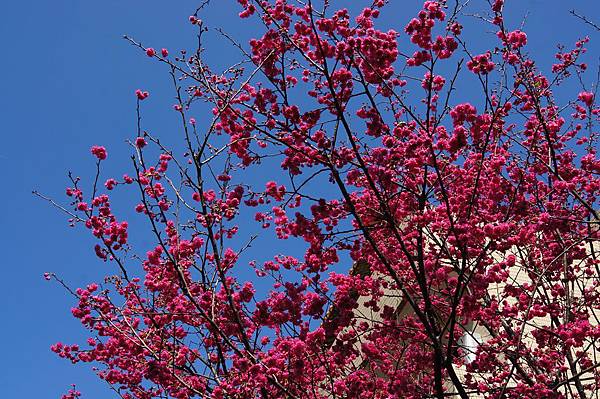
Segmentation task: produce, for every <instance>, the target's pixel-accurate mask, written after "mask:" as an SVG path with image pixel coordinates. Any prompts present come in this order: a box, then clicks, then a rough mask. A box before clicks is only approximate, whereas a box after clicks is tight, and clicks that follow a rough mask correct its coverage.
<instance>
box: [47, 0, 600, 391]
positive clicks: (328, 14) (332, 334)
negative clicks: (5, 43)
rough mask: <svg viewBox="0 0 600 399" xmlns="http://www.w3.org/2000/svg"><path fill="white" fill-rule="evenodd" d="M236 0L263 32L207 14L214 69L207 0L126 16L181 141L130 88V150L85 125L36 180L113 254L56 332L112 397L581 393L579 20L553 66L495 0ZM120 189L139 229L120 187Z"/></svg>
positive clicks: (588, 364)
mask: <svg viewBox="0 0 600 399" xmlns="http://www.w3.org/2000/svg"><path fill="white" fill-rule="evenodd" d="M231 3H232V4H231V5H232V6H236V3H235V2H231ZM237 3H239V4H237V6H238V7H240V8H239V17H240V18H241V20H240V21H238V22H237V23H250V21H249V20H251V21H253V22H255V23H259V24H261V26H262V33H261V34H260V35H259V37H257V38H253V39H251V40H249V41H248V40H242V41H237V39H235V38H233V37H231V36H230V35H228V34H227V33H225V32H223V35H224V40H228V41H230V42H231V44H232V46H233V47H234V48H236V49H237V50H238V51H239V53H240V62H239V63H237V64H235V65H233V66H231V67H230V68H227V69H226V70H225V71H217V70H216V68H213V67H211V65H210V62H209V61H210V59H211V58H210V57H209V56H206V55H205V53H204V51H203V50H204V41H205V38H206V32H207V31H209V29H212V28H210V27H209V26H208V24H207V23H205V22H203V20H202V19H201V17H202V12H203V7H204V6H205V5H206V4H208V2H205V4H203V5H202V6H201V7H200V8H198V10H197V11H196V12H195V13H194V14H193V15H192V16H190V17H189V23H190V24H191V25H192V26H193V28H194V29H195V32H196V34H197V39H198V40H197V43H198V46H197V48H196V49H195V50H188V51H187V52H186V51H181V52H177V53H176V52H175V51H174V50H171V51H168V50H167V49H162V50H155V49H154V48H150V47H146V46H144V45H143V44H141V43H140V42H138V41H136V39H133V38H129V37H126V39H127V40H128V41H129V42H130V43H131V44H132V45H133V46H134V47H136V48H138V49H139V50H140V51H141V52H142V54H145V55H144V56H147V57H150V58H151V59H152V60H154V61H156V63H157V64H158V65H159V66H160V67H161V68H162V70H164V71H165V76H166V77H168V78H170V80H171V81H172V84H173V93H174V96H175V104H174V111H170V112H176V113H177V114H178V115H179V116H180V125H179V126H177V127H176V128H174V131H175V132H176V137H177V139H178V140H179V144H175V145H171V144H169V145H167V144H166V143H167V142H169V143H171V142H173V140H172V139H173V137H170V138H169V140H166V139H165V138H164V137H160V136H159V135H154V134H152V133H150V131H151V130H152V129H151V127H147V126H144V124H143V119H142V116H143V110H144V107H143V106H144V105H145V104H146V103H147V102H148V101H152V98H153V95H152V93H148V92H147V91H144V90H138V91H137V92H136V93H135V96H136V99H137V121H138V125H137V126H138V131H137V137H133V138H131V141H130V144H131V148H132V150H131V151H132V158H131V161H132V162H131V167H130V169H129V170H128V171H126V172H127V173H128V174H126V175H124V176H123V177H111V176H105V173H103V172H102V171H103V168H102V166H103V165H104V164H105V163H107V162H110V161H111V157H110V151H107V150H106V149H105V148H104V147H102V146H94V147H93V148H92V149H91V153H92V156H93V157H95V161H96V164H97V174H96V175H95V176H92V177H91V179H79V178H76V177H74V176H71V182H70V184H69V188H67V191H66V193H67V195H68V196H69V198H70V203H69V204H68V205H64V206H63V205H58V204H57V203H56V202H54V203H55V204H56V205H57V206H59V207H60V208H61V209H62V210H63V211H64V212H67V213H68V214H69V215H70V216H69V218H70V219H69V221H70V222H71V224H72V225H74V226H75V225H81V226H83V227H84V228H82V229H80V230H77V231H81V232H88V231H89V233H91V234H92V235H93V236H94V237H95V238H96V239H97V244H96V245H95V249H94V251H95V254H96V255H97V256H98V257H99V258H100V259H102V260H103V261H105V262H106V263H107V264H108V267H110V270H109V271H108V272H107V274H108V275H107V277H106V279H105V280H104V281H102V282H96V283H90V284H89V285H88V286H87V287H83V288H79V289H77V290H72V291H70V292H71V293H72V294H73V295H74V296H75V298H76V302H77V303H76V305H75V307H74V308H73V309H72V313H73V315H74V316H75V317H76V318H78V319H80V321H81V323H82V324H83V326H84V327H85V328H86V329H87V330H89V339H88V340H87V342H86V343H79V345H78V344H63V343H57V344H55V345H54V346H53V347H52V350H53V351H54V352H56V353H57V354H58V355H59V356H61V357H63V358H66V359H68V360H70V361H72V362H73V363H90V364H92V365H93V366H94V367H95V370H96V372H97V374H98V376H99V377H100V378H101V379H102V380H104V381H106V382H107V383H108V384H109V386H110V387H111V388H112V389H113V390H114V392H115V395H116V396H117V397H121V398H123V399H133V398H136V399H150V398H177V399H188V398H214V399H221V398H240V399H241V398H296V399H300V398H369V399H370V398H381V399H384V398H386V399H387V398H428V397H431V398H440V399H441V398H448V397H456V398H476V397H484V398H556V399H558V398H590V399H591V398H598V394H599V391H600V358H599V350H600V341H599V340H600V327H599V323H598V317H599V316H600V312H599V306H600V296H599V295H600V291H599V289H598V288H599V287H598V286H599V279H598V276H599V267H600V262H599V258H598V251H599V250H600V247H599V246H598V244H597V243H598V240H599V238H600V233H599V229H598V227H599V213H600V210H599V207H598V202H599V201H598V198H599V196H600V159H599V157H598V154H597V150H598V148H599V147H598V140H599V136H598V122H599V117H600V107H599V106H598V105H597V101H596V88H597V81H596V82H595V83H594V82H592V83H589V82H588V81H590V80H593V79H595V72H592V71H588V66H587V65H586V64H585V63H584V62H583V61H582V58H583V57H584V53H585V52H586V43H587V42H588V40H589V39H588V38H586V37H582V38H581V40H579V41H577V42H576V43H571V44H569V43H565V44H564V47H560V48H559V50H558V52H557V53H556V60H555V61H554V62H555V63H554V64H553V65H552V64H551V65H547V64H548V63H547V62H545V61H546V60H536V59H535V58H534V57H533V56H534V55H533V54H530V53H529V51H528V48H527V35H526V33H525V32H524V31H523V30H522V29H523V28H521V29H519V28H517V27H514V26H509V24H508V23H505V20H504V18H503V11H504V4H503V3H504V2H503V0H495V1H492V2H490V3H489V4H488V3H487V2H479V5H478V6H481V5H482V4H483V5H484V6H485V9H481V10H478V11H477V14H476V15H477V19H476V20H477V23H476V25H477V26H476V27H471V28H470V29H467V28H466V27H463V24H464V22H463V20H464V19H465V18H466V15H467V14H468V13H471V14H472V13H473V12H472V11H471V9H470V8H469V7H472V5H471V4H469V2H468V1H459V0H456V1H451V0H448V1H444V0H437V1H433V0H430V1H424V3H423V4H422V8H421V10H420V11H419V12H418V14H417V15H414V16H409V15H406V16H405V15H400V16H398V17H395V18H396V20H397V22H398V24H399V27H398V31H395V30H386V31H383V30H380V29H379V28H378V25H379V24H378V21H379V20H380V19H381V17H382V15H383V14H384V13H386V12H391V11H390V10H389V8H390V7H391V6H390V5H389V4H388V3H399V2H395V1H384V0H373V1H361V2H359V3H364V4H363V5H362V6H361V10H360V11H359V12H357V13H355V12H351V11H349V10H347V9H345V8H341V7H343V4H342V3H343V2H340V1H317V0H315V1H311V0H305V1H294V0H260V1H258V0H257V1H254V0H238V2H237ZM508 6H509V5H507V7H508ZM394 12H397V10H396V11H394ZM472 20H473V18H471V19H470V21H471V22H472ZM586 22H587V23H588V25H589V24H592V28H591V29H593V21H590V20H589V19H585V20H582V26H583V24H584V23H586ZM465 26H466V25H465ZM483 31H493V32H496V35H495V37H493V40H489V41H487V42H486V45H487V48H486V49H484V50H483V51H475V50H474V49H472V48H471V45H470V43H471V41H472V39H470V37H473V36H475V35H480V34H481V32H483ZM408 42H410V48H412V50H411V51H410V52H409V53H404V52H403V51H401V50H400V48H401V47H402V46H400V44H401V43H403V46H404V47H406V43H408ZM589 69H590V70H591V69H592V68H589ZM466 82H471V84H473V85H475V86H476V87H477V89H476V90H462V87H463V85H464V84H466ZM556 93H560V95H558V94H556ZM194 118H197V119H194ZM119 190H120V191H123V192H126V193H127V195H126V196H119V197H118V198H119V201H120V202H122V203H121V204H120V206H126V207H129V209H135V211H136V212H137V213H138V215H137V216H135V217H137V218H140V219H143V220H145V226H146V227H147V229H146V230H145V231H130V229H129V228H128V227H129V225H128V222H127V221H125V220H124V218H123V217H122V216H120V215H119V214H118V212H116V211H115V212H113V209H114V208H113V202H114V201H117V200H116V199H114V197H113V196H112V194H113V192H115V191H119ZM123 198H125V199H123ZM113 200H114V201H113ZM67 202H68V201H67ZM250 225H253V226H254V225H256V226H257V230H260V231H261V234H260V235H252V234H249V233H248V232H247V231H246V229H247V230H248V231H254V229H251V228H249V227H248V228H247V226H250ZM130 235H131V236H132V237H133V236H143V237H145V238H146V242H151V243H152V244H151V245H150V246H147V247H141V246H137V245H133V244H132V242H130V240H129V236H130ZM290 244H291V245H290ZM286 248H292V249H290V250H287V249H286ZM261 257H262V258H261ZM46 277H47V278H48V279H54V280H56V281H58V282H59V283H61V284H63V285H64V287H65V288H67V289H68V290H71V289H70V288H69V287H68V285H67V284H66V283H65V282H64V281H63V280H62V278H60V277H58V276H57V275H55V274H52V273H48V274H47V275H46ZM79 395H80V394H79V392H77V391H76V390H75V388H73V390H71V391H70V392H69V394H68V395H66V396H65V397H67V398H74V397H78V396H79Z"/></svg>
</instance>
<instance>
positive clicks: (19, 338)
mask: <svg viewBox="0 0 600 399" xmlns="http://www.w3.org/2000/svg"><path fill="white" fill-rule="evenodd" d="M481 1H483V0H473V3H476V2H481ZM213 2H214V6H213V7H212V10H211V12H210V14H209V15H207V16H205V17H204V19H205V21H206V22H207V23H208V25H209V26H211V27H219V26H220V27H224V28H226V30H227V31H229V32H231V33H232V34H234V35H235V36H237V37H240V38H244V37H247V38H250V37H251V36H252V32H251V29H250V28H249V27H248V26H246V25H243V24H242V23H241V22H240V21H239V20H238V19H237V17H236V14H237V12H238V8H237V4H236V2H235V1H234V0H229V1H227V0H214V1H213ZM196 3H198V2H197V1H175V0H171V1H158V0H104V1H89V0H55V1H48V0H29V1H25V0H20V1H8V0H7V1H3V2H2V6H1V7H0V15H1V16H0V18H1V19H2V21H1V22H0V44H1V45H0V52H1V54H2V61H1V62H0V90H1V91H0V117H1V119H0V129H1V136H0V137H1V139H2V142H1V143H2V144H1V145H0V181H1V182H2V189H1V190H0V192H1V196H0V204H1V205H2V206H1V212H0V227H1V230H0V249H1V252H0V253H1V256H2V261H1V262H0V264H1V267H2V278H1V279H0V303H1V304H2V310H1V316H0V317H1V319H0V320H1V322H0V343H1V345H2V349H1V354H2V355H1V357H0V396H1V397H3V398H40V399H41V398H59V397H60V395H61V394H62V393H64V392H65V391H66V390H67V389H68V387H69V384H70V383H76V384H77V385H78V388H79V389H80V390H82V391H83V393H84V397H85V398H112V397H114V396H113V395H112V394H111V393H110V392H109V390H108V389H107V388H106V386H105V385H103V383H102V382H99V381H98V380H97V379H96V377H95V376H94V374H93V373H92V371H91V369H90V368H87V367H85V366H76V367H73V366H72V365H70V364H69V363H68V362H66V361H64V360H62V359H59V358H57V357H56V356H55V355H54V354H53V353H51V352H50V350H49V346H50V345H51V344H53V343H54V342H56V341H59V340H62V341H64V342H69V343H71V342H72V343H75V342H78V341H83V337H84V336H85V335H84V334H83V331H82V329H81V328H80V325H79V323H78V322H77V321H76V320H74V319H73V318H72V317H71V315H70V311H69V309H70V308H71V306H72V305H73V302H72V299H71V298H69V297H68V296H67V295H66V293H65V292H64V291H62V290H61V289H59V288H58V287H57V286H56V284H49V283H47V282H45V281H44V280H43V278H42V274H43V273H44V272H45V271H55V272H58V273H60V274H61V275H63V276H64V277H65V278H67V279H68V280H69V281H70V282H72V283H73V285H75V286H77V285H81V284H85V283H87V282H90V281H93V280H94V279H97V278H98V277H99V276H101V275H103V273H109V270H107V266H106V265H104V264H102V263H101V262H99V261H98V260H97V259H96V258H95V256H94V255H93V253H92V251H91V247H92V246H91V243H92V241H91V240H89V239H87V234H86V233H83V234H78V233H76V232H74V231H72V229H70V228H69V227H68V226H67V223H66V220H65V217H64V215H62V214H60V213H59V212H57V211H56V210H55V209H52V208H51V207H50V206H48V205H47V204H46V203H43V202H42V201H41V200H39V199H36V198H34V197H33V196H32V195H31V190H32V189H34V188H35V189H38V190H40V191H42V192H44V193H47V194H49V195H51V196H53V197H55V198H57V199H61V200H62V199H64V196H63V193H64V187H65V186H66V185H67V180H66V172H67V171H68V170H73V171H76V172H77V173H79V174H81V175H82V176H86V175H89V174H90V173H91V170H92V169H91V168H92V167H93V163H92V161H91V158H90V157H89V147H90V146H91V145H93V144H98V143H101V144H103V145H106V146H107V147H108V149H109V157H110V159H111V160H112V162H111V166H110V167H111V168H113V169H114V170H115V171H121V170H123V168H124V167H126V165H127V160H128V148H127V146H126V145H125V144H124V140H125V139H126V138H130V137H132V136H133V135H134V134H135V133H134V132H135V131H134V127H135V119H134V107H135V100H134V97H133V95H132V93H133V91H134V90H135V89H136V88H138V87H143V88H144V89H147V90H149V91H151V93H152V102H151V105H149V107H151V110H152V114H151V115H148V117H147V118H146V127H147V128H149V129H152V130H153V131H154V132H160V134H161V135H164V134H168V133H174V132H175V127H176V126H177V125H176V122H175V119H174V115H173V112H172V111H170V105H171V100H170V98H171V97H170V96H171V92H170V91H169V89H170V86H169V81H168V76H167V75H166V74H165V70H164V69H161V68H159V67H158V66H157V65H156V64H153V63H152V62H150V60H149V59H148V58H146V57H144V56H142V55H141V54H140V52H138V51H135V49H134V48H132V47H131V46H130V45H128V44H127V43H126V42H125V41H124V40H123V39H121V36H122V35H123V34H125V33H127V34H129V35H131V36H134V37H135V38H137V39H139V40H141V41H142V42H143V43H144V44H147V45H151V46H153V47H155V48H161V47H168V48H169V49H170V50H171V51H172V52H174V51H175V50H176V49H180V48H185V47H191V46H193V43H194V35H193V30H192V29H191V27H190V26H189V24H188V23H187V17H188V16H189V15H190V14H191V13H192V12H193V10H194V9H195V6H196V5H197V4H196ZM338 3H339V4H350V2H349V1H338ZM352 3H355V2H352ZM418 3H419V2H418V1H416V0H392V4H393V5H392V6H391V8H394V10H393V11H392V12H391V14H392V15H391V17H392V18H391V19H388V21H387V23H388V24H389V26H390V27H394V28H395V29H396V30H402V29H403V27H404V25H405V24H406V22H407V21H408V20H409V19H410V17H412V15H413V14H414V12H413V10H415V9H416V8H415V7H416V4H418ZM507 5H508V10H509V11H508V13H507V15H508V23H509V26H511V27H517V26H518V24H519V23H520V21H521V19H522V17H523V16H524V15H525V13H526V11H529V16H528V18H527V22H526V31H527V32H528V35H529V46H528V48H529V50H530V51H532V52H534V53H536V54H537V55H539V56H541V57H545V60H547V61H546V62H544V64H546V65H547V64H549V63H550V62H552V56H553V54H554V49H555V44H556V43H559V42H560V43H565V44H568V45H570V44H572V43H573V42H574V41H575V39H576V38H577V37H578V36H583V35H590V36H591V38H592V43H591V44H590V46H589V48H590V54H591V55H592V56H591V57H588V60H589V62H590V64H591V65H593V66H596V65H597V57H598V55H599V54H600V53H599V52H598V49H599V48H600V46H599V43H598V42H599V41H600V35H599V34H598V33H595V32H594V31H593V30H592V29H591V28H588V27H586V26H584V25H583V24H582V23H581V22H579V21H578V20H576V19H574V18H573V17H571V16H570V15H569V14H568V10H569V9H571V8H575V9H577V10H578V11H579V12H581V13H584V14H586V15H588V16H589V17H590V18H591V19H594V20H595V21H596V22H600V12H599V11H598V8H599V7H598V4H597V1H596V0H507ZM387 12H388V13H390V10H388V11H387ZM476 36H477V39H476V40H477V41H479V42H478V43H477V42H476V43H475V45H476V46H477V45H479V46H481V48H483V46H484V43H485V40H490V38H491V35H490V34H483V33H482V34H480V35H476ZM214 38H215V39H216V36H214ZM214 43H215V44H214V45H213V46H211V48H209V52H208V56H209V59H210V57H213V60H214V62H217V63H223V62H227V60H228V59H229V58H227V57H226V56H224V54H231V55H233V54H235V51H234V50H232V49H230V50H227V51H226V52H224V51H222V50H221V49H222V48H225V47H223V46H225V44H224V42H223V41H219V42H214ZM231 59H234V57H233V56H232V58H231ZM461 95H464V96H465V99H468V93H461ZM196 117H197V118H201V115H196Z"/></svg>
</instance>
